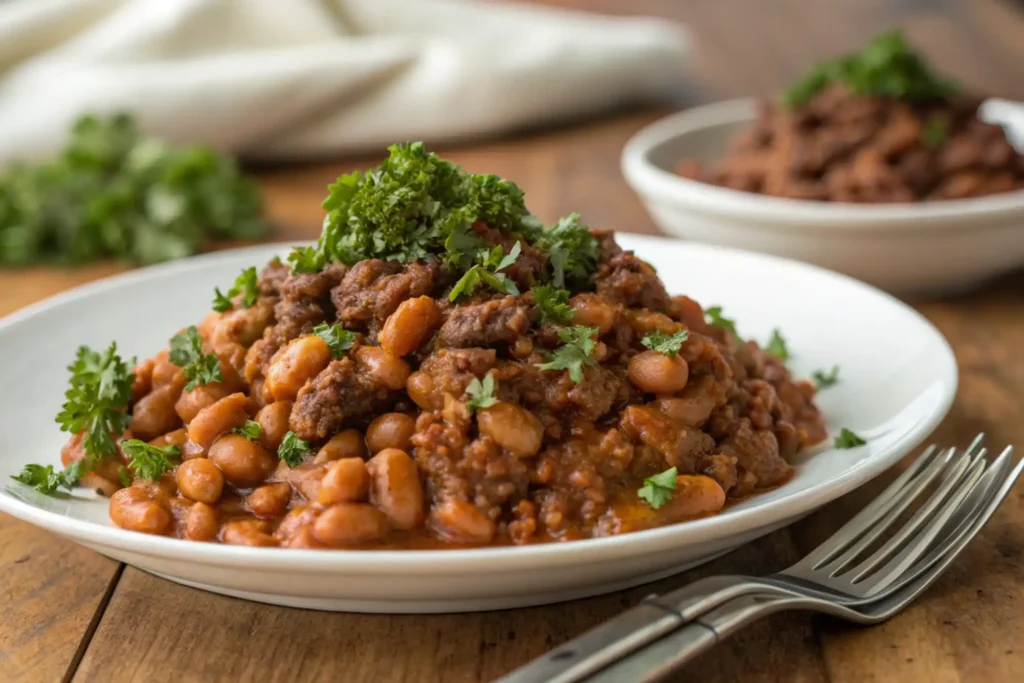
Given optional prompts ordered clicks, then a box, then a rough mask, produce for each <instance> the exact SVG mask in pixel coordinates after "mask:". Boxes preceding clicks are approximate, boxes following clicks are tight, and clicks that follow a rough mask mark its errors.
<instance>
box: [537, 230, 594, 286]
mask: <svg viewBox="0 0 1024 683" xmlns="http://www.w3.org/2000/svg"><path fill="white" fill-rule="evenodd" d="M537 246H538V247H539V248H540V249H542V250H544V251H545V252H547V254H548V264H549V266H550V268H551V284H553V285H554V286H555V287H566V286H572V287H583V286H585V285H586V284H587V283H588V282H589V281H590V278H591V277H592V276H593V274H594V271H596V270H597V249H598V246H597V239H596V238H595V237H594V236H593V235H592V234H591V232H590V230H588V229H587V226H585V225H583V224H582V223H580V215H579V214H578V213H573V214H570V215H568V216H566V217H565V218H563V219H561V220H560V221H558V222H557V223H556V224H555V225H554V226H552V227H551V228H549V229H548V230H546V231H544V232H542V233H540V234H539V236H538V239H537Z"/></svg>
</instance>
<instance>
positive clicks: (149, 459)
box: [121, 439, 181, 481]
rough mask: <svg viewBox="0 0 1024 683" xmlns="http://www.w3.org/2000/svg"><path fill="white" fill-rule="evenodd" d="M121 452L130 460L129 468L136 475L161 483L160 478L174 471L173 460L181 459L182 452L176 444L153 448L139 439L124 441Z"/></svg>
mask: <svg viewBox="0 0 1024 683" xmlns="http://www.w3.org/2000/svg"><path fill="white" fill-rule="evenodd" d="M121 452H122V453H124V454H125V455H126V456H128V458H130V460H129V462H128V467H130V468H131V469H133V470H135V475H136V476H137V477H139V478H140V479H149V480H150V481H160V477H162V476H164V474H166V473H167V472H170V471H171V470H173V469H174V463H173V462H171V460H172V459H174V460H177V459H178V458H180V457H181V450H180V449H179V448H178V447H177V446H175V445H174V444H170V445H167V446H152V445H150V444H148V443H146V442H145V441H139V440H138V439H127V440H125V441H122V442H121Z"/></svg>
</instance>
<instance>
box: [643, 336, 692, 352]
mask: <svg viewBox="0 0 1024 683" xmlns="http://www.w3.org/2000/svg"><path fill="white" fill-rule="evenodd" d="M687 336H688V335H687V332H686V330H679V331H678V332H676V333H675V334H665V333H664V332H657V331H655V332H651V333H650V334H648V335H645V336H644V338H643V339H641V340H640V343H641V344H643V345H644V346H646V347H647V348H649V349H650V350H651V351H657V352H658V353H661V354H664V355H666V356H674V355H676V354H677V353H679V349H681V348H682V347H683V342H684V341H686V337H687Z"/></svg>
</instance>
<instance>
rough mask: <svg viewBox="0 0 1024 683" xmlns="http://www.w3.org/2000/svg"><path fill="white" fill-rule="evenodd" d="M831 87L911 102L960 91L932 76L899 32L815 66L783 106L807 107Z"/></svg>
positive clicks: (790, 91) (789, 93)
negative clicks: (840, 86) (819, 94)
mask: <svg viewBox="0 0 1024 683" xmlns="http://www.w3.org/2000/svg"><path fill="white" fill-rule="evenodd" d="M831 83H842V84H843V85H844V86H846V88H848V89H849V90H850V92H852V93H854V94H855V95H877V96H883V97H894V98H899V99H902V100H907V101H910V102H933V101H938V100H943V99H946V98H948V97H949V96H950V95H953V94H955V93H956V92H957V91H958V90H959V89H960V88H959V86H958V85H957V84H956V83H955V82H954V81H952V80H950V79H948V78H943V77H940V76H936V75H935V74H933V73H932V72H931V71H930V69H929V68H928V64H927V63H926V62H925V60H924V58H923V57H922V56H921V55H920V54H918V53H917V52H915V51H914V50H912V49H911V48H910V46H909V45H907V41H906V39H905V38H904V37H903V34H902V33H900V32H899V31H898V30H892V31H886V32H885V33H882V34H881V35H879V36H877V37H875V38H874V39H873V40H872V41H871V42H869V43H868V44H867V45H865V46H864V48H863V49H862V50H861V51H860V52H857V53H853V54H849V55H845V56H842V57H839V58H837V59H831V60H828V61H824V62H821V63H819V64H817V65H816V66H814V67H813V68H812V69H811V70H810V71H809V72H808V73H807V74H806V75H805V76H804V77H803V78H801V79H800V80H799V81H797V82H796V83H795V84H793V85H792V86H791V87H790V88H789V89H788V90H787V91H786V92H785V94H784V95H783V97H782V101H783V104H785V105H786V106H788V107H797V106H800V105H803V104H807V103H808V102H809V101H810V100H811V99H812V98H813V97H814V96H815V95H817V94H818V92H820V91H821V90H822V89H824V88H825V87H826V86H828V85H829V84H831Z"/></svg>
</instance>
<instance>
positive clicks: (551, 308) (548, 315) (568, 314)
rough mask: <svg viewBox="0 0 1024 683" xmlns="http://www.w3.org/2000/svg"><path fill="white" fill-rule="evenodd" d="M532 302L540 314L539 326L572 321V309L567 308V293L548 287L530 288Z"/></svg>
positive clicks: (566, 291)
mask: <svg viewBox="0 0 1024 683" xmlns="http://www.w3.org/2000/svg"><path fill="white" fill-rule="evenodd" d="M530 292H532V293H533V302H534V304H536V305H537V310H538V311H539V312H540V324H541V325H548V324H563V323H567V322H570V321H572V308H571V307H570V306H569V304H568V303H566V302H567V301H569V292H568V290H565V289H559V288H557V287H552V286H550V285H537V286H536V287H531V288H530Z"/></svg>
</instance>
